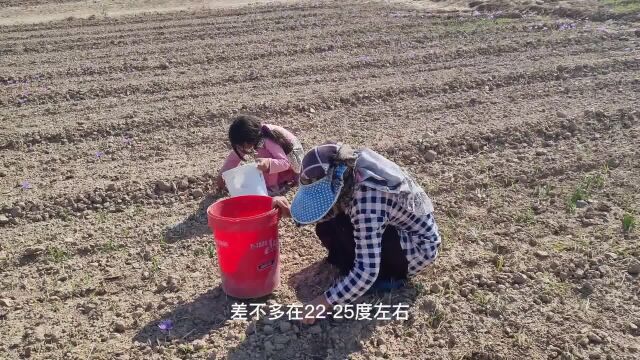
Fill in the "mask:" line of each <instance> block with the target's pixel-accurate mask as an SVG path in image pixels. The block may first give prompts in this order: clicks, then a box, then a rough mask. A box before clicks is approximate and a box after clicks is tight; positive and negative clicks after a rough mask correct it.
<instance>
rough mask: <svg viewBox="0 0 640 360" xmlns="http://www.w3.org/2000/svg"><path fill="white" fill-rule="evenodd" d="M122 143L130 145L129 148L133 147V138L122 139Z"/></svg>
mask: <svg viewBox="0 0 640 360" xmlns="http://www.w3.org/2000/svg"><path fill="white" fill-rule="evenodd" d="M122 143H123V144H125V145H128V146H131V145H133V139H132V138H128V137H126V138H123V139H122Z"/></svg>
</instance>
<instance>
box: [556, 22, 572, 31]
mask: <svg viewBox="0 0 640 360" xmlns="http://www.w3.org/2000/svg"><path fill="white" fill-rule="evenodd" d="M575 28H576V24H575V23H570V24H560V25H559V26H558V30H560V31H564V30H574V29H575Z"/></svg>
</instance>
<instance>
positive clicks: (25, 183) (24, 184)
mask: <svg viewBox="0 0 640 360" xmlns="http://www.w3.org/2000/svg"><path fill="white" fill-rule="evenodd" d="M20 187H21V188H22V190H29V189H31V188H32V186H31V184H30V183H29V181H27V180H25V181H23V182H22V183H21V184H20Z"/></svg>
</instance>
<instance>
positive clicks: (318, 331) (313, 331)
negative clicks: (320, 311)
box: [309, 325, 322, 335]
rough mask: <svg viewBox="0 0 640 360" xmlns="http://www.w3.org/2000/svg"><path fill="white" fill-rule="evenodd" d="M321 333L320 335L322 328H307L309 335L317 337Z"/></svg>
mask: <svg viewBox="0 0 640 360" xmlns="http://www.w3.org/2000/svg"><path fill="white" fill-rule="evenodd" d="M321 333H322V328H321V327H320V325H313V326H311V327H310V328H309V334H312V335H319V334H321Z"/></svg>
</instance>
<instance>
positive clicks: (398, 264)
mask: <svg viewBox="0 0 640 360" xmlns="http://www.w3.org/2000/svg"><path fill="white" fill-rule="evenodd" d="M273 204H274V207H278V208H280V210H281V213H282V214H283V215H284V216H291V217H292V218H293V220H294V221H295V222H296V223H298V224H300V225H305V224H316V225H315V230H316V234H317V236H318V237H319V238H320V241H321V242H322V245H323V246H324V247H325V248H327V250H328V252H329V254H328V258H327V260H328V262H329V263H331V264H333V265H335V266H336V267H338V269H339V270H340V271H341V273H342V275H343V276H344V278H343V279H342V280H341V281H339V282H338V283H336V284H335V285H333V286H332V287H331V288H329V289H328V290H326V291H325V292H324V294H322V295H320V296H319V297H317V298H316V299H314V300H313V301H312V302H311V305H313V306H314V309H318V310H319V311H317V312H316V313H315V314H312V316H310V317H309V318H305V319H304V320H303V322H304V323H307V324H312V323H313V322H314V321H315V319H314V316H317V315H319V314H318V312H321V310H322V309H319V305H323V306H324V307H325V309H327V310H328V309H329V308H331V307H332V306H334V305H336V304H345V303H349V302H352V301H354V300H356V299H358V298H359V297H360V296H362V295H364V294H366V293H367V292H370V291H375V290H383V291H384V290H389V289H390V288H393V287H396V286H397V285H399V286H402V285H404V282H405V280H406V279H407V278H408V277H411V276H413V275H416V274H417V273H418V272H420V271H421V270H423V269H424V268H425V267H426V266H427V265H429V264H431V263H432V262H433V261H434V260H435V259H436V257H437V256H438V252H439V249H440V243H441V238H440V235H439V233H438V226H437V225H436V222H435V218H434V214H433V210H434V209H433V205H432V202H431V200H430V199H429V197H428V196H427V194H426V193H425V192H424V190H423V189H422V188H421V187H420V186H419V185H418V184H417V183H416V182H415V181H414V180H413V178H412V177H411V176H410V175H408V174H407V173H406V172H405V171H404V170H403V169H402V168H400V167H399V166H398V165H396V164H395V163H393V162H391V161H390V160H388V159H386V158H384V157H382V156H381V155H379V154H377V153H376V152H374V151H372V150H370V149H362V150H359V151H354V150H352V149H351V148H350V147H349V146H348V145H342V144H334V143H327V144H324V145H320V146H317V147H315V148H313V149H312V150H311V151H309V152H308V153H307V154H306V155H305V156H304V158H303V160H302V169H301V173H300V188H299V190H298V192H297V193H296V195H295V197H294V199H293V202H292V203H291V205H290V204H289V203H288V201H287V199H286V198H284V197H275V198H274V199H273Z"/></svg>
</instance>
